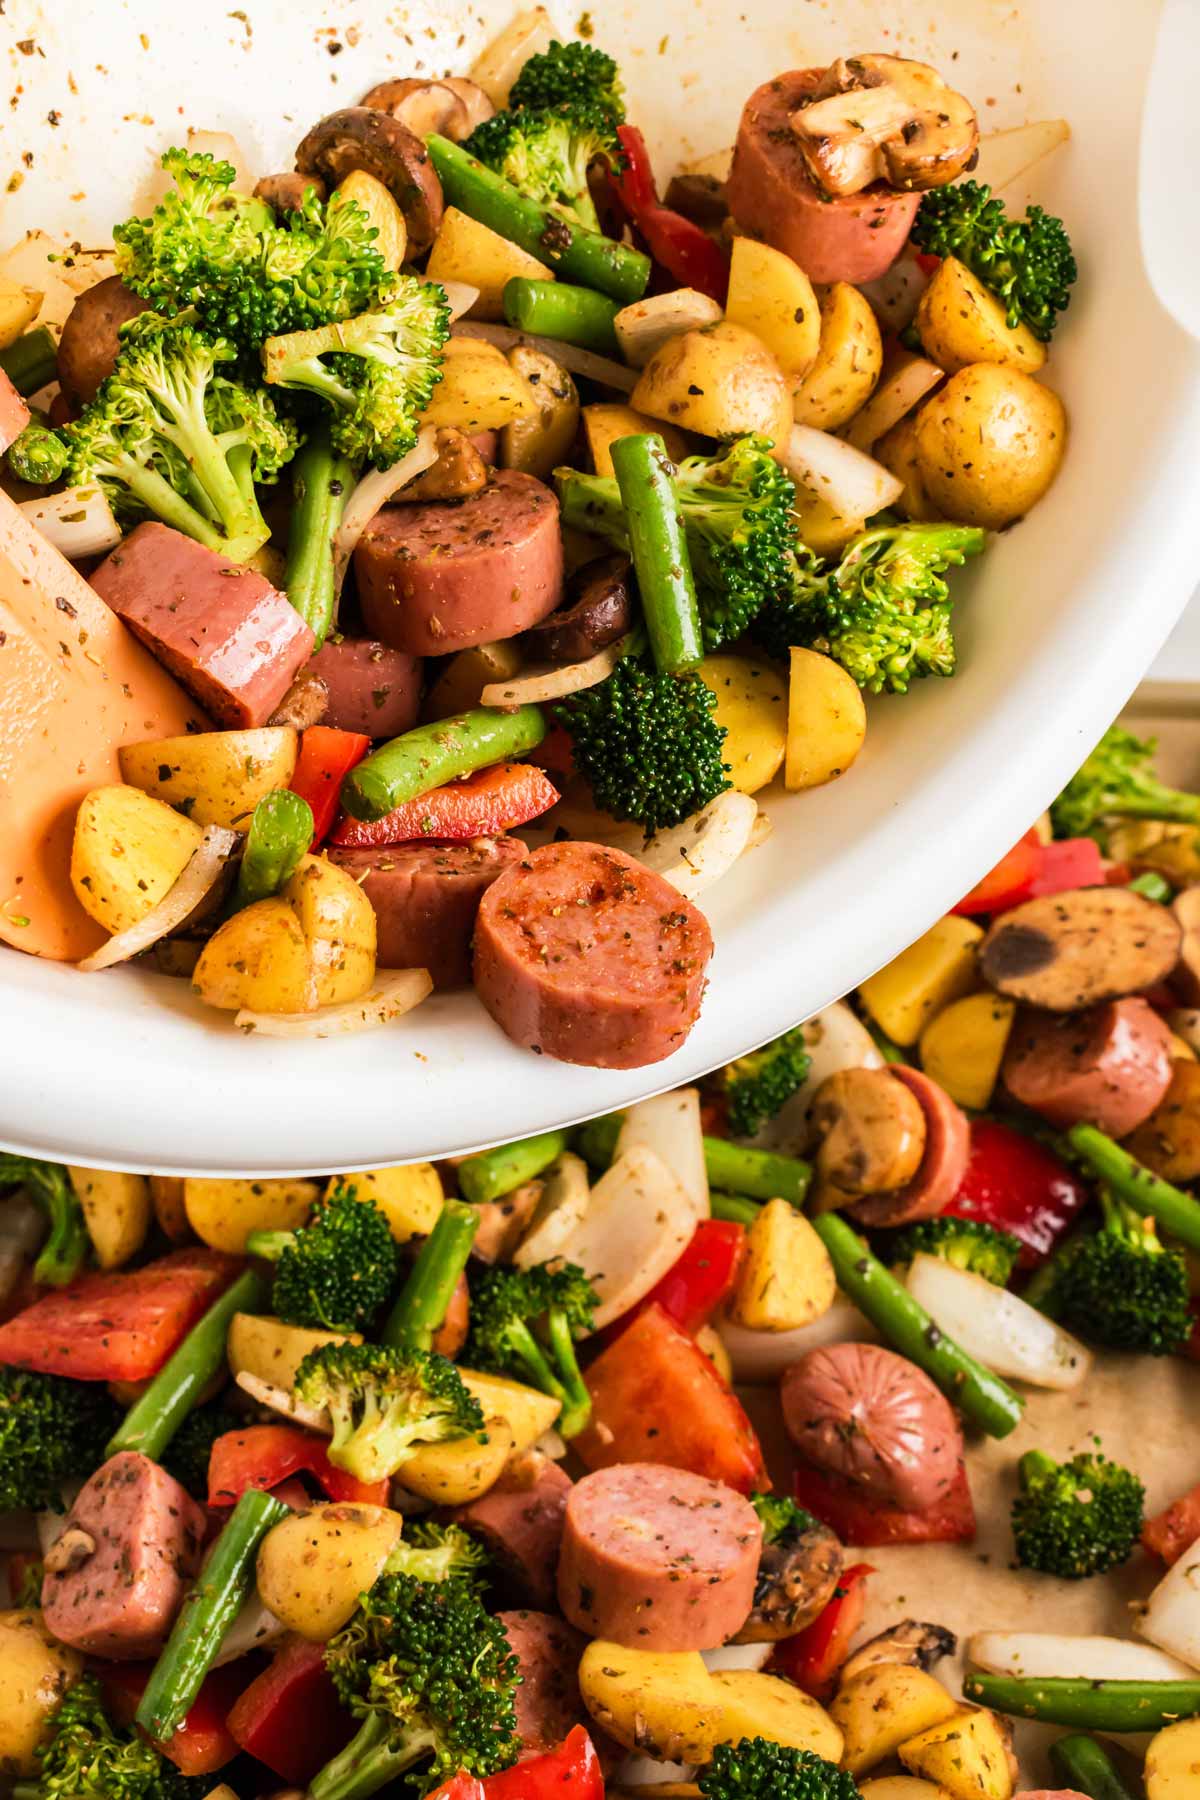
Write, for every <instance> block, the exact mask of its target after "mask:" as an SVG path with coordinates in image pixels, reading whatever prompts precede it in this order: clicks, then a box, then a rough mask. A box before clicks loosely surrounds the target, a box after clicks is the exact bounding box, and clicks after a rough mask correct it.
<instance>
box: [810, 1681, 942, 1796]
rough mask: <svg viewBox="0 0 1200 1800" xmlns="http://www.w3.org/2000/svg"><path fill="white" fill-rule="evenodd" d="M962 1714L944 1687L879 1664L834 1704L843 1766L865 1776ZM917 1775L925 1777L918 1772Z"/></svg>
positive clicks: (843, 1691)
mask: <svg viewBox="0 0 1200 1800" xmlns="http://www.w3.org/2000/svg"><path fill="white" fill-rule="evenodd" d="M960 1710H961V1702H959V1701H957V1700H954V1699H953V1698H952V1697H951V1695H950V1694H948V1693H947V1692H946V1689H945V1688H944V1687H943V1686H942V1684H941V1682H940V1681H935V1680H934V1678H933V1676H932V1675H927V1674H925V1672H924V1671H923V1670H922V1669H914V1668H912V1667H911V1666H910V1665H909V1664H906V1663H879V1664H877V1665H876V1666H875V1667H874V1668H870V1669H864V1670H863V1672H862V1674H861V1675H855V1676H852V1677H851V1679H850V1680H849V1681H848V1682H847V1683H846V1684H845V1686H844V1687H842V1688H839V1690H838V1692H837V1693H836V1694H835V1695H834V1697H833V1699H832V1700H831V1701H830V1703H829V1712H830V1716H831V1718H832V1719H833V1722H834V1724H835V1725H837V1726H838V1728H839V1729H840V1730H841V1731H842V1732H843V1733H844V1735H845V1740H846V1742H845V1748H844V1750H843V1752H842V1761H843V1765H844V1767H845V1768H847V1769H849V1771H850V1773H851V1774H852V1775H862V1774H865V1773H866V1772H867V1771H868V1770H870V1769H873V1768H874V1767H875V1765H876V1764H877V1763H881V1762H882V1761H883V1759H884V1757H885V1756H891V1755H893V1754H894V1752H895V1751H897V1750H898V1749H899V1748H900V1746H901V1745H902V1744H905V1743H907V1742H908V1740H910V1739H913V1738H915V1737H917V1735H918V1733H920V1732H924V1731H926V1730H928V1729H929V1728H930V1727H932V1726H937V1725H940V1724H942V1723H943V1722H944V1721H945V1720H946V1719H950V1718H953V1717H954V1716H955V1714H956V1713H958V1712H959V1711H960ZM914 1773H923V1771H920V1770H915V1769H914Z"/></svg>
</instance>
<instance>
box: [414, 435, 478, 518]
mask: <svg viewBox="0 0 1200 1800" xmlns="http://www.w3.org/2000/svg"><path fill="white" fill-rule="evenodd" d="M434 445H435V447H436V449H437V461H436V462H435V463H434V464H433V465H432V467H431V468H428V469H426V470H425V473H424V474H423V475H418V476H417V478H416V480H415V481H410V482H409V483H408V484H407V486H405V487H402V488H401V489H400V490H399V492H398V493H395V494H393V495H392V498H391V504H392V505H393V506H397V505H405V504H407V502H408V501H410V500H465V499H466V497H467V495H468V494H477V493H478V492H479V491H480V489H481V488H485V487H486V486H487V479H488V466H487V464H486V463H485V462H484V460H483V458H482V456H480V454H479V452H478V450H477V449H476V448H475V446H474V444H473V443H472V442H471V440H470V438H469V437H466V436H464V434H463V433H462V432H461V431H459V430H458V428H457V427H456V426H454V425H439V426H438V429H437V434H436V436H435V438H434Z"/></svg>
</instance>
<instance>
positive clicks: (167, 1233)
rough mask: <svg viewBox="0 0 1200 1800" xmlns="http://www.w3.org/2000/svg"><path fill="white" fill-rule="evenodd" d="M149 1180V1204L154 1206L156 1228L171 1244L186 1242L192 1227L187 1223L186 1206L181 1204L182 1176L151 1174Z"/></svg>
mask: <svg viewBox="0 0 1200 1800" xmlns="http://www.w3.org/2000/svg"><path fill="white" fill-rule="evenodd" d="M149 1181H150V1204H151V1205H152V1206H153V1208H154V1217H155V1219H156V1221H157V1223H158V1229H159V1230H160V1231H161V1232H162V1234H163V1236H164V1237H168V1238H170V1240H171V1242H172V1243H173V1244H185V1243H187V1241H188V1239H189V1238H190V1237H191V1235H192V1228H191V1226H190V1225H189V1224H188V1216H187V1208H186V1207H185V1206H184V1204H183V1177H182V1176H181V1175H151V1176H150V1177H149Z"/></svg>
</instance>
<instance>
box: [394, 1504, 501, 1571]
mask: <svg viewBox="0 0 1200 1800" xmlns="http://www.w3.org/2000/svg"><path fill="white" fill-rule="evenodd" d="M487 1561H488V1554H487V1551H486V1550H485V1549H484V1547H483V1545H482V1544H481V1543H479V1542H478V1541H477V1540H476V1539H475V1538H473V1537H471V1536H470V1534H469V1533H468V1532H466V1531H464V1530H463V1528H462V1526H461V1525H433V1524H431V1523H430V1522H429V1521H428V1520H426V1519H418V1520H416V1522H415V1523H414V1524H412V1525H406V1527H405V1536H404V1542H403V1543H402V1544H397V1546H396V1548H395V1549H394V1550H393V1551H392V1552H391V1554H390V1555H389V1557H388V1559H387V1568H386V1572H387V1574H389V1575H411V1576H412V1578H413V1580H414V1581H461V1582H465V1583H466V1585H467V1586H468V1587H471V1588H474V1587H475V1586H476V1584H477V1583H478V1582H479V1580H480V1578H481V1576H482V1574H483V1571H484V1569H485V1567H486V1565H487Z"/></svg>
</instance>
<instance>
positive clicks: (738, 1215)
mask: <svg viewBox="0 0 1200 1800" xmlns="http://www.w3.org/2000/svg"><path fill="white" fill-rule="evenodd" d="M708 1211H709V1216H710V1217H711V1218H714V1219H727V1220H728V1221H729V1223H730V1224H731V1225H753V1223H754V1221H755V1220H756V1219H757V1217H758V1215H759V1213H760V1212H761V1211H762V1202H761V1200H746V1199H744V1198H743V1197H742V1195H741V1194H722V1193H720V1192H719V1191H718V1190H717V1189H716V1188H710V1189H709V1194H708Z"/></svg>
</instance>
